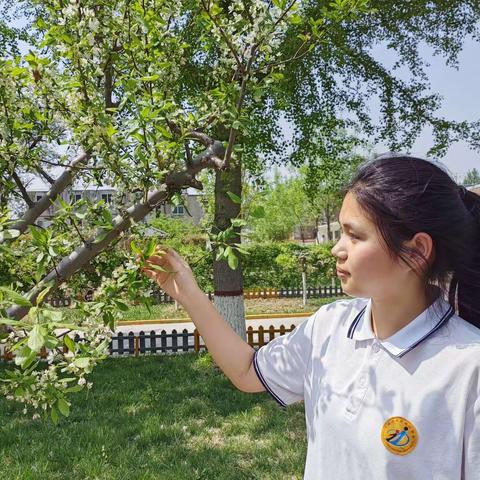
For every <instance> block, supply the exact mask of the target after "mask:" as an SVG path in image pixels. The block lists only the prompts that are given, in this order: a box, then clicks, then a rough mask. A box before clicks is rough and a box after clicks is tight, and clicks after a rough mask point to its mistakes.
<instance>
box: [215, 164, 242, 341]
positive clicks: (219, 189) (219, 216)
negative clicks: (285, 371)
mask: <svg viewBox="0 0 480 480" xmlns="http://www.w3.org/2000/svg"><path fill="white" fill-rule="evenodd" d="M227 192H232V193H234V194H235V195H237V196H238V197H241V195H242V169H241V164H240V162H238V161H237V162H236V164H234V165H232V166H231V168H230V169H229V170H228V171H216V172H215V217H214V231H215V232H219V231H222V230H225V229H226V228H228V227H229V226H230V225H231V223H230V220H231V219H232V218H235V217H237V216H238V214H239V213H240V207H241V206H240V205H239V204H237V203H234V202H232V200H231V199H230V197H229V196H228V195H227ZM235 230H236V235H235V238H233V239H231V240H229V241H228V243H240V229H235ZM213 253H214V255H216V251H215V250H214V252H213ZM213 284H214V289H215V292H214V302H215V306H216V308H217V309H218V311H219V312H220V314H221V315H222V316H223V318H224V319H225V320H226V321H227V322H228V324H229V325H230V326H231V327H232V328H233V329H234V330H235V332H237V334H238V335H240V337H242V338H243V339H244V340H246V324H245V306H244V301H243V272H242V262H241V258H239V262H238V267H237V268H236V269H235V270H232V269H231V268H230V267H229V266H228V263H227V261H226V260H225V259H223V258H222V259H221V260H219V261H217V260H215V259H214V262H213Z"/></svg>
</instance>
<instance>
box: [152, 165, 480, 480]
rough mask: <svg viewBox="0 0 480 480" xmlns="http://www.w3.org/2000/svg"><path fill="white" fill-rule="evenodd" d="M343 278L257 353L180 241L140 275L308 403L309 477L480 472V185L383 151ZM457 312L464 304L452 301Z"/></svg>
mask: <svg viewBox="0 0 480 480" xmlns="http://www.w3.org/2000/svg"><path fill="white" fill-rule="evenodd" d="M340 223H341V226H342V235H341V238H340V239H339V241H338V243H337V244H336V245H335V246H334V247H333V249H332V253H333V255H334V256H335V257H336V259H337V273H338V276H339V277H340V279H341V282H342V287H343V290H344V292H345V293H346V294H348V295H349V296H351V297H354V298H353V299H350V300H340V301H337V302H333V303H331V304H329V305H326V306H323V307H322V308H320V309H319V310H318V311H317V312H316V313H315V314H314V315H313V316H312V317H310V318H309V319H308V320H307V321H305V322H304V323H302V324H301V325H299V326H298V327H297V328H296V329H295V330H294V331H293V332H291V333H290V334H288V335H285V336H282V337H279V338H277V339H275V340H273V341H271V342H270V343H268V344H267V345H265V346H264V347H262V348H260V349H259V350H258V351H257V352H255V351H254V350H253V349H252V348H251V347H250V346H249V345H248V344H247V343H245V342H244V341H243V340H242V339H241V338H240V337H239V336H237V335H236V334H235V332H234V331H233V330H232V329H231V328H230V326H229V325H228V324H227V323H226V322H225V321H224V320H223V319H222V318H221V317H220V316H219V314H218V313H217V312H216V310H215V308H214V307H213V306H212V304H211V303H210V301H209V300H208V299H207V298H206V296H205V295H204V294H203V293H202V292H201V291H200V290H199V288H198V286H197V284H196V282H195V280H194V278H193V276H192V272H191V270H190V268H189V267H188V265H187V264H186V263H185V262H184V260H183V259H182V258H181V257H180V256H179V255H178V254H177V253H176V252H174V251H172V250H170V251H168V253H166V254H165V255H162V256H153V257H151V258H150V259H149V262H151V263H152V264H157V265H161V266H163V267H166V269H168V270H170V271H174V272H176V273H175V275H172V274H168V273H163V272H159V271H158V270H154V269H151V268H148V265H147V267H146V268H145V273H146V274H147V275H148V276H150V277H151V278H155V280H156V281H157V282H158V284H159V285H160V287H161V288H162V289H164V290H165V291H166V292H167V293H168V294H169V295H171V296H172V297H174V298H176V299H177V300H178V301H179V302H180V303H182V305H183V306H184V307H185V309H186V310H187V312H188V313H189V315H190V316H191V318H192V320H193V322H194V323H195V324H196V326H197V328H198V330H199V332H200V333H201V335H202V337H203V339H204V340H205V342H206V344H207V347H208V349H209V351H210V353H211V354H212V355H213V357H214V359H215V361H216V362H217V364H218V365H219V366H220V367H221V368H222V370H223V371H224V373H225V374H226V375H227V376H228V377H229V378H230V380H231V381H232V382H233V384H234V385H235V386H236V387H237V388H239V389H240V390H242V391H245V392H261V391H264V390H267V391H268V392H269V393H270V394H271V395H272V396H273V397H274V398H275V400H277V402H278V403H279V404H280V405H282V406H285V405H288V404H291V403H293V402H296V401H300V400H303V401H304V402H305V417H306V424H307V435H308V451H307V459H306V466H305V477H304V478H305V479H322V480H323V479H327V480H347V479H348V480H356V479H358V480H360V479H361V480H365V479H369V480H385V479H395V480H427V479H432V480H457V479H458V480H460V479H462V480H474V479H475V480H478V479H480V329H479V328H477V327H478V326H480V197H479V196H478V195H476V194H474V193H473V192H470V191H468V190H466V189H465V188H464V187H461V186H458V185H457V184H456V183H455V182H454V181H453V180H452V179H451V178H450V177H449V175H448V174H447V173H446V172H445V171H444V170H443V169H441V168H439V167H438V166H437V165H435V164H433V163H431V162H429V161H426V160H421V159H418V158H412V157H403V156H392V157H383V158H380V159H376V160H374V161H371V162H368V163H367V164H365V165H363V166H362V167H361V168H360V169H359V171H358V173H357V174H356V176H355V178H354V179H353V181H352V182H351V184H350V185H349V186H348V187H347V189H346V194H345V198H344V201H343V205H342V209H341V212H340ZM456 312H457V313H456Z"/></svg>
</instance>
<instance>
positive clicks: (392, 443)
mask: <svg viewBox="0 0 480 480" xmlns="http://www.w3.org/2000/svg"><path fill="white" fill-rule="evenodd" d="M382 442H383V444H384V445H385V447H386V449H387V450H388V451H389V452H391V453H394V454H395V455H408V454H409V453H410V452H411V451H412V450H414V449H415V447H416V446H417V443H418V432H417V429H416V428H415V426H414V425H413V423H412V422H409V421H408V420H407V419H406V418H403V417H391V418H389V419H388V420H387V421H386V422H385V423H384V424H383V428H382Z"/></svg>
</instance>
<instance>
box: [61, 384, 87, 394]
mask: <svg viewBox="0 0 480 480" xmlns="http://www.w3.org/2000/svg"><path fill="white" fill-rule="evenodd" d="M82 390H83V386H82V385H74V386H73V387H68V388H66V389H65V390H64V392H65V393H76V392H80V391H82Z"/></svg>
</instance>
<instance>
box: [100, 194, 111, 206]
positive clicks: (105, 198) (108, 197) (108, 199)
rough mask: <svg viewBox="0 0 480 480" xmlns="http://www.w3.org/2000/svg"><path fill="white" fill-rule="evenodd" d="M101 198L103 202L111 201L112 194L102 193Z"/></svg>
mask: <svg viewBox="0 0 480 480" xmlns="http://www.w3.org/2000/svg"><path fill="white" fill-rule="evenodd" d="M102 200H103V201H104V202H105V203H108V204H110V203H113V194H112V193H102Z"/></svg>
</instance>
